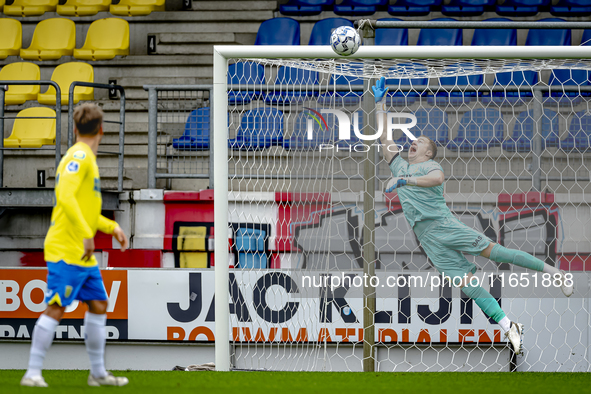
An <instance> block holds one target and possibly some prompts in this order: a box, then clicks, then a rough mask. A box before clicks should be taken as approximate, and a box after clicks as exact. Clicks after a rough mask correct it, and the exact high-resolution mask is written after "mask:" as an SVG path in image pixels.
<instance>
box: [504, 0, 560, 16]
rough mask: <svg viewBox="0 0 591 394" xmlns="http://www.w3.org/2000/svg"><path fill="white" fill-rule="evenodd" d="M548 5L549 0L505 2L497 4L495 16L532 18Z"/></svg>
mask: <svg viewBox="0 0 591 394" xmlns="http://www.w3.org/2000/svg"><path fill="white" fill-rule="evenodd" d="M549 4H550V0H505V1H504V2H503V3H502V4H497V14H498V15H502V16H517V17H524V16H534V15H536V14H537V13H538V12H539V11H540V10H539V7H544V6H547V5H549Z"/></svg>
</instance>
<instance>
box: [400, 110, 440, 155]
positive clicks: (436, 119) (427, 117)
mask: <svg viewBox="0 0 591 394" xmlns="http://www.w3.org/2000/svg"><path fill="white" fill-rule="evenodd" d="M413 113H414V115H415V116H416V117H417V125H416V126H415V127H413V128H412V129H411V130H410V131H411V133H413V135H414V136H415V137H417V138H418V137H420V136H422V135H424V136H426V137H429V138H431V140H433V141H435V142H436V143H437V144H438V145H441V146H446V145H447V144H448V142H449V137H448V135H449V127H448V124H447V114H446V113H445V112H444V111H442V110H440V109H439V108H428V109H419V110H417V111H415V112H413ZM394 142H396V143H397V144H399V145H403V146H410V144H411V142H412V141H411V140H410V139H409V138H408V137H407V136H406V134H404V133H403V134H402V137H401V138H399V139H397V140H396V141H394Z"/></svg>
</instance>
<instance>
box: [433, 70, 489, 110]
mask: <svg viewBox="0 0 591 394" xmlns="http://www.w3.org/2000/svg"><path fill="white" fill-rule="evenodd" d="M449 69H450V70H453V69H455V70H464V71H465V72H467V73H470V75H467V76H457V77H441V78H439V84H440V85H442V86H445V85H450V86H458V87H462V88H464V89H468V88H469V87H470V86H480V85H482V83H483V82H484V74H472V73H474V72H481V71H482V70H481V69H480V68H479V67H475V66H473V65H470V64H467V63H460V64H457V65H452V66H450V67H449ZM476 96H477V92H475V91H470V90H469V89H468V90H464V91H459V92H452V91H445V90H443V89H440V90H439V91H438V92H436V93H435V95H434V96H431V95H429V96H428V97H427V103H429V104H431V105H441V106H446V105H454V106H457V105H463V104H468V103H469V102H470V101H472V99H474V98H476Z"/></svg>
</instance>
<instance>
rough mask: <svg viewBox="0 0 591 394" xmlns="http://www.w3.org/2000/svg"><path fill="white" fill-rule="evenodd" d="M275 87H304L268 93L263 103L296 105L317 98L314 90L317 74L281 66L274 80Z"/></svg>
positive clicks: (316, 83)
mask: <svg viewBox="0 0 591 394" xmlns="http://www.w3.org/2000/svg"><path fill="white" fill-rule="evenodd" d="M275 84H276V85H279V84H281V85H305V87H302V88H297V87H294V88H288V87H286V88H285V89H283V90H281V91H275V92H270V93H268V94H267V95H266V96H265V102H266V103H267V104H272V105H285V104H297V103H301V102H303V101H305V100H306V99H309V98H311V97H315V96H318V91H317V90H316V89H315V88H316V87H317V86H318V72H317V71H310V70H304V69H301V68H294V67H287V66H281V67H280V68H279V71H278V72H277V78H276V79H275Z"/></svg>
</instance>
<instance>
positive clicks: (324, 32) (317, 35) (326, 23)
mask: <svg viewBox="0 0 591 394" xmlns="http://www.w3.org/2000/svg"><path fill="white" fill-rule="evenodd" d="M339 26H351V27H353V22H351V21H350V20H348V19H343V18H326V19H323V20H321V21H318V22H316V23H315V24H314V27H313V28H312V34H311V35H310V41H308V45H330V33H331V32H332V31H333V30H334V29H336V28H337V27H339Z"/></svg>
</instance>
